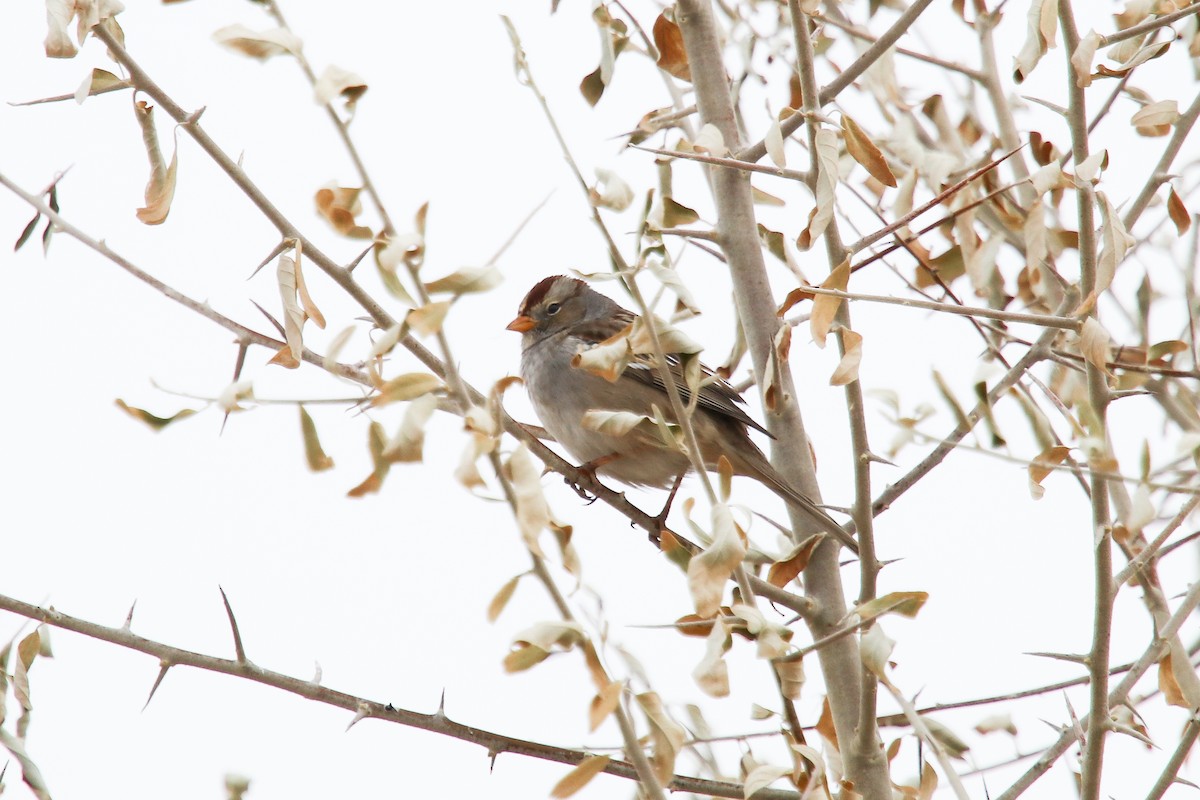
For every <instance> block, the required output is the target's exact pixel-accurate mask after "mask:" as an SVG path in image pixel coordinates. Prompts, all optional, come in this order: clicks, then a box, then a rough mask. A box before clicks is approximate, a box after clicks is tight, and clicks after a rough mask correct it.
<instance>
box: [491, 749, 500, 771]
mask: <svg viewBox="0 0 1200 800" xmlns="http://www.w3.org/2000/svg"><path fill="white" fill-rule="evenodd" d="M499 755H500V751H499V750H488V772H495V771H496V759H497V758H498V757H499Z"/></svg>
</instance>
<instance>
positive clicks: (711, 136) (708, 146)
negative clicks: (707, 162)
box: [691, 122, 729, 158]
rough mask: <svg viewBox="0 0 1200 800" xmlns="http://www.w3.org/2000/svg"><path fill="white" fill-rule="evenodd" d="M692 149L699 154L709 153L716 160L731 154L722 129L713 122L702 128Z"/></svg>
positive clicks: (692, 144) (705, 124)
mask: <svg viewBox="0 0 1200 800" xmlns="http://www.w3.org/2000/svg"><path fill="white" fill-rule="evenodd" d="M691 147H692V149H693V150H695V151H696V152H697V153H707V154H708V155H710V156H714V157H715V158H721V157H723V156H726V155H728V154H729V148H728V147H726V146H725V137H724V136H722V135H721V131H720V129H719V128H717V126H716V125H713V124H712V123H711V122H706V123H704V125H703V126H702V127H701V128H700V133H699V135H697V136H696V141H694V142H692V143H691Z"/></svg>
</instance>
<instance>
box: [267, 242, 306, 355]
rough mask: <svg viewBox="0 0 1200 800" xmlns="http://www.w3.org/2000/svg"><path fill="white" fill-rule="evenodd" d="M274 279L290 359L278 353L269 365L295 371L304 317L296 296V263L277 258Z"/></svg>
mask: <svg viewBox="0 0 1200 800" xmlns="http://www.w3.org/2000/svg"><path fill="white" fill-rule="evenodd" d="M275 279H276V281H277V283H278V285H279V299H280V301H281V302H282V304H283V330H284V337H285V339H286V340H287V348H286V349H287V350H288V352H289V353H290V358H288V357H284V356H283V353H282V351H280V353H279V354H276V357H275V358H274V359H272V360H271V363H273V364H282V365H283V366H285V367H287V368H289V369H295V368H296V367H299V366H300V359H301V358H302V357H303V356H304V334H303V330H304V320H305V318H306V317H305V314H304V309H303V308H301V307H300V302H299V299H298V296H297V289H296V283H297V279H296V262H295V261H294V260H293V259H292V258H291V257H290V256H280V257H279V265H278V266H277V267H276V269H275Z"/></svg>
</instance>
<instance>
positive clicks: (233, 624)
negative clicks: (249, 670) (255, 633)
mask: <svg viewBox="0 0 1200 800" xmlns="http://www.w3.org/2000/svg"><path fill="white" fill-rule="evenodd" d="M217 589H219V590H220V592H221V602H223V603H224V604H225V613H226V614H227V615H228V616H229V627H230V628H231V629H233V649H234V651H235V652H236V653H237V660H238V663H239V664H246V663H248V662H247V661H246V649H245V648H244V647H242V634H241V633H239V632H238V624H237V619H235V618H234V616H233V608H231V607H230V605H229V598H228V597H226V596H225V590H224V589H222V588H221V587H220V586H218V587H217Z"/></svg>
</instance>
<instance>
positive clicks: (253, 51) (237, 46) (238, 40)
mask: <svg viewBox="0 0 1200 800" xmlns="http://www.w3.org/2000/svg"><path fill="white" fill-rule="evenodd" d="M213 39H215V40H216V42H217V43H218V44H222V45H224V46H226V47H228V48H229V49H230V50H235V51H237V52H239V53H241V54H242V55H245V56H250V57H251V58H257V59H258V60H259V61H266V60H267V59H268V58H271V57H272V56H277V55H282V54H283V53H288V54H290V55H296V54H297V53H299V52H300V51H301V49H303V47H304V43H303V42H301V41H300V37H299V36H297V35H296V34H294V33H292V32H291V31H290V30H287V29H286V28H268V29H267V30H263V31H253V30H250V29H249V28H247V27H246V26H245V25H241V24H236V25H226V26H225V27H224V28H221V29H220V30H218V31H216V32H214V33H213Z"/></svg>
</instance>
